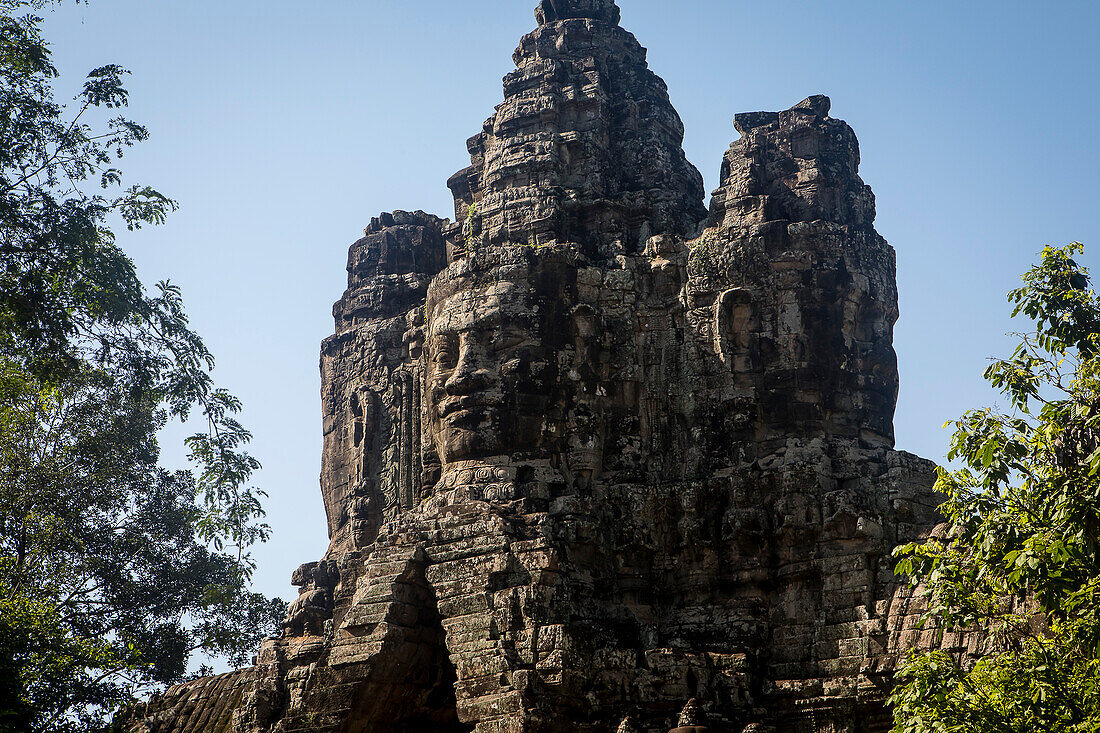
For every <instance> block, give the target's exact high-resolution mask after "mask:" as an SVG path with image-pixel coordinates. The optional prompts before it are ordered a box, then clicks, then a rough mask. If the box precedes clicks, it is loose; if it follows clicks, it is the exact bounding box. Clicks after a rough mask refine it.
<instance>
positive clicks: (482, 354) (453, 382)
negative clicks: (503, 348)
mask: <svg viewBox="0 0 1100 733" xmlns="http://www.w3.org/2000/svg"><path fill="white" fill-rule="evenodd" d="M491 367H492V365H491V364H490V363H489V360H488V355H487V354H486V351H485V347H484V346H483V345H482V344H481V341H480V339H478V338H477V336H476V335H475V334H470V333H464V334H462V335H461V336H460V337H459V340H458V363H457V364H455V368H454V371H453V372H451V376H449V377H448V378H447V381H446V383H445V384H444V387H446V389H447V394H449V395H468V394H473V393H475V392H480V391H482V390H484V389H485V388H487V387H488V386H489V385H490V384H491V383H492V379H493V372H492V368H491Z"/></svg>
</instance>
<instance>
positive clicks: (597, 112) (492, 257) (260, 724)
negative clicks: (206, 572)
mask: <svg viewBox="0 0 1100 733" xmlns="http://www.w3.org/2000/svg"><path fill="white" fill-rule="evenodd" d="M536 19H537V22H538V27H537V29H536V30H534V31H533V32H532V33H530V34H528V35H527V36H525V37H524V38H523V40H522V41H521V42H520V46H519V48H518V49H517V50H516V53H515V55H514V60H515V63H516V67H517V68H516V70H515V71H513V72H512V73H510V74H508V76H506V77H505V79H504V101H503V102H502V103H501V104H500V105H499V106H498V107H497V109H496V111H495V113H494V115H493V116H492V117H491V118H489V120H487V121H486V122H485V124H484V126H483V127H482V129H481V131H480V132H478V133H477V134H476V135H475V136H473V137H472V138H470V140H469V141H468V143H467V147H468V149H469V151H470V155H471V165H470V166H469V167H468V168H466V169H464V170H462V171H460V172H458V173H456V174H455V175H454V176H452V177H451V179H450V180H449V181H448V186H449V187H450V189H451V191H452V192H453V194H454V198H455V220H454V221H453V222H451V221H449V220H443V219H439V218H437V217H435V216H431V215H428V214H425V213H423V212H416V213H408V212H402V211H395V212H394V213H392V214H382V215H381V216H379V217H377V218H375V219H374V220H373V221H372V222H371V224H370V226H369V227H368V228H367V230H366V232H365V236H364V238H363V239H361V240H359V241H358V242H356V243H355V244H354V245H352V247H351V251H350V255H349V260H348V290H347V292H346V293H345V294H344V296H343V298H342V299H341V300H340V301H339V302H338V303H337V304H336V306H335V309H334V315H335V318H336V333H335V335H333V336H332V337H331V338H329V339H327V340H326V341H325V342H324V344H323V346H322V352H321V376H322V404H323V411H324V433H325V434H324V455H323V465H322V473H321V491H322V496H323V499H324V503H325V509H326V512H327V516H328V529H329V535H330V537H331V546H330V548H329V551H328V553H327V554H326V556H325V557H324V558H323V559H322V560H320V561H319V562H314V563H310V564H307V565H304V566H302V567H301V568H300V569H299V570H298V571H296V572H295V575H294V581H295V583H296V584H297V585H298V586H299V587H300V588H301V595H300V597H299V598H298V600H297V601H295V603H294V604H293V605H292V607H291V611H290V615H289V617H288V618H287V621H286V623H285V628H284V630H283V633H282V635H281V636H280V637H279V638H274V639H270V640H268V641H267V642H265V644H264V646H263V648H262V650H261V652H260V654H259V657H258V664H257V666H256V667H254V668H252V669H249V670H244V671H241V672H237V673H233V674H231V675H224V676H222V677H218V678H212V679H208V680H202V681H199V682H196V683H191V684H189V685H186V686H181V687H178V688H174V689H173V690H170V691H169V693H168V694H167V695H166V696H164V697H163V698H161V699H159V700H157V701H154V702H153V703H152V704H151V705H150V708H149V710H148V715H147V717H146V719H145V720H144V721H143V722H142V723H139V724H136V725H138V726H139V727H140V726H141V725H144V726H146V728H147V729H148V730H152V731H223V730H233V731H239V732H244V731H251V732H255V733H259V732H260V731H271V732H275V731H279V732H281V733H290V732H291V731H324V732H331V733H337V732H339V733H382V732H384V731H397V732H405V731H408V732H412V731H442V732H447V733H450V732H455V733H457V732H459V731H476V732H477V733H528V732H529V733H565V732H566V731H569V732H573V731H585V732H588V731H591V732H593V733H595V732H597V731H599V732H601V733H603V732H606V733H611V732H612V731H615V730H616V729H617V728H618V729H621V730H636V731H646V732H647V733H657V732H659V733H665V731H668V730H669V729H670V728H672V727H675V726H676V725H678V724H679V725H680V726H681V728H682V729H683V730H708V729H709V730H711V731H715V732H716V733H717V732H718V731H731V732H733V733H741V732H742V731H768V730H770V731H775V732H776V733H788V732H790V731H795V732H802V731H805V732H806V733H810V732H811V731H822V732H835V733H839V732H840V731H849V732H852V733H854V732H855V731H883V730H886V729H887V728H888V727H889V715H888V713H887V712H886V710H885V708H884V706H883V700H884V697H885V694H886V692H887V690H888V684H889V675H890V672H891V670H892V668H893V664H894V661H895V659H896V656H897V654H898V651H899V650H900V649H901V648H903V647H904V646H905V645H906V644H910V643H912V642H913V641H914V639H915V636H914V635H915V634H917V633H918V632H915V631H913V630H912V623H911V613H910V609H909V604H908V596H907V595H906V593H905V592H904V591H900V590H899V589H897V588H896V585H895V581H894V577H893V573H892V563H891V555H890V553H891V550H892V548H893V547H895V546H896V545H897V544H899V543H902V542H906V541H909V540H911V539H914V538H916V537H918V536H920V535H921V534H922V533H925V532H927V531H928V530H929V529H930V528H931V526H932V525H933V524H934V523H935V521H936V515H935V506H936V504H937V501H936V497H935V496H934V495H933V494H932V492H931V489H930V486H931V484H932V479H933V466H932V464H930V463H929V462H927V461H924V460H921V459H919V458H916V457H914V456H912V455H910V454H907V453H902V452H898V451H895V450H894V449H893V425H892V423H893V411H894V405H895V400H896V397H897V390H898V376H897V367H896V360H895V355H894V351H893V347H892V333H893V325H894V322H895V321H896V320H897V316H898V310H897V292H896V283H895V271H894V252H893V250H892V249H891V248H890V246H889V245H888V244H887V243H886V241H885V240H884V239H883V238H882V237H881V236H879V234H878V233H877V232H876V231H875V229H874V217H875V202H874V196H873V194H872V193H871V191H870V189H869V188H868V187H867V186H866V185H864V183H863V181H862V180H860V178H859V175H858V165H859V148H858V143H857V141H856V138H855V135H854V134H853V132H852V130H851V128H849V127H848V125H846V124H845V123H844V122H842V121H840V120H836V119H833V118H832V117H830V109H829V107H830V103H829V100H828V99H827V98H826V97H820V96H815V97H810V98H808V99H806V100H804V101H803V102H801V103H799V104H797V105H795V106H794V107H792V108H791V109H788V110H786V111H783V112H756V113H751V114H743V115H738V116H737V119H736V127H737V131H738V132H739V133H740V135H741V137H740V139H739V140H738V141H737V142H735V143H734V144H733V145H732V147H731V148H730V149H729V152H728V153H727V154H726V156H725V158H724V160H723V162H722V174H721V183H720V186H719V188H718V190H717V191H715V192H714V194H713V195H712V198H711V204H710V207H709V210H708V208H707V207H705V206H704V204H703V189H702V178H701V176H700V175H699V173H698V171H697V170H696V169H695V168H694V167H693V166H692V165H691V164H690V163H688V161H687V160H686V158H685V156H684V152H683V149H682V147H681V143H682V139H683V125H682V123H681V121H680V118H679V116H678V115H677V113H676V111H675V110H674V109H673V108H672V106H671V104H670V102H669V99H668V94H667V91H666V88H665V85H664V83H663V82H662V81H661V79H660V78H659V77H657V76H656V75H655V74H654V73H653V72H652V71H650V70H649V68H648V66H647V65H646V60H645V56H646V52H645V49H644V48H642V47H641V46H640V45H639V44H638V42H637V40H635V38H634V37H633V36H632V35H631V34H630V33H628V32H627V31H625V30H623V29H622V28H621V27H620V26H619V8H618V7H617V6H616V5H615V3H614V2H613V0H543V1H542V2H541V4H540V5H539V7H538V9H537V11H536ZM689 699H693V700H694V702H692V703H691V704H690V705H688V709H687V710H686V711H684V712H683V715H681V711H682V709H683V708H684V705H685V703H686V702H687V701H688V700H689ZM628 717H629V720H624V719H625V718H628ZM678 721H679V723H678ZM620 723H621V728H620Z"/></svg>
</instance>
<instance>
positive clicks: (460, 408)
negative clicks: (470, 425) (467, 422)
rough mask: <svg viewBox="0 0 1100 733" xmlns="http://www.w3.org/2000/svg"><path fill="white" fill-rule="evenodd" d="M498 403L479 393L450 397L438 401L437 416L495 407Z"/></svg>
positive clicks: (443, 416)
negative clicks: (440, 401)
mask: <svg viewBox="0 0 1100 733" xmlns="http://www.w3.org/2000/svg"><path fill="white" fill-rule="evenodd" d="M499 404H500V403H499V402H498V401H496V400H491V399H487V398H485V397H482V396H479V395H471V396H466V397H450V398H448V399H446V400H443V401H442V403H440V405H439V417H440V418H446V417H450V416H451V415H455V414H457V413H463V412H473V411H475V410H487V409H490V408H492V407H496V406H497V405H499Z"/></svg>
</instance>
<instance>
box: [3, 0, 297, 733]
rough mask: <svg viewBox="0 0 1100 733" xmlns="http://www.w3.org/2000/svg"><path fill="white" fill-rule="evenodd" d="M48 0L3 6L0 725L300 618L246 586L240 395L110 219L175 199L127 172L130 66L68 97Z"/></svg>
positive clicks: (179, 670) (255, 538)
mask: <svg viewBox="0 0 1100 733" xmlns="http://www.w3.org/2000/svg"><path fill="white" fill-rule="evenodd" d="M46 4H48V3H47V2H44V1H43V0H0V731H8V730H12V731H14V730H28V729H31V730H43V731H63V730H90V729H94V728H95V727H96V726H100V725H102V724H104V721H105V720H106V718H107V717H108V716H109V714H110V712H111V711H112V710H114V709H116V708H117V707H118V706H120V705H122V704H124V703H126V702H127V701H129V700H132V699H133V698H134V696H135V695H138V694H143V693H144V692H146V691H147V690H148V689H150V687H151V686H156V685H160V684H165V683H170V682H173V681H176V680H179V679H181V678H182V677H183V675H184V674H185V672H186V668H187V663H188V659H189V658H190V656H191V654H192V653H193V652H196V651H200V650H201V651H203V652H205V653H207V654H211V655H215V656H224V657H227V658H228V659H229V660H230V661H232V662H234V663H240V662H242V661H244V660H245V659H246V658H247V655H248V654H249V653H250V652H251V650H253V649H254V648H255V645H256V644H257V642H258V640H259V638H260V637H261V636H262V634H264V633H266V632H269V631H270V630H272V628H273V627H274V624H275V623H276V622H277V620H278V618H279V617H281V615H282V611H283V605H282V602H281V601H279V600H277V599H276V600H274V601H269V600H267V599H265V598H263V597H262V596H260V595H258V594H254V593H251V592H250V591H249V590H248V586H249V583H250V580H251V574H252V570H253V564H252V560H251V557H250V555H249V548H250V547H251V546H252V545H254V544H255V543H256V542H260V541H263V540H265V539H266V538H267V536H268V528H267V526H266V525H265V524H264V523H263V521H262V520H263V510H262V507H261V504H260V500H261V498H262V497H263V493H262V492H261V491H259V490H258V489H256V488H254V487H251V486H250V484H249V482H250V480H251V476H252V473H253V472H254V471H255V470H256V469H257V468H258V467H259V464H258V463H257V462H256V460H255V459H254V458H252V457H251V456H250V455H249V454H248V453H247V452H246V451H245V450H244V448H245V446H246V444H247V443H248V442H249V440H250V438H251V436H250V434H249V433H248V431H247V430H246V429H245V428H244V427H243V426H242V425H241V424H240V422H238V420H237V419H236V415H237V414H238V413H239V411H240V407H241V406H240V403H239V401H238V400H237V399H236V398H235V397H233V396H232V395H231V394H230V393H228V392H227V391H225V390H223V389H219V388H217V387H216V386H215V385H214V383H213V381H212V379H211V375H210V372H211V370H212V369H213V367H214V360H213V357H212V356H211V354H210V352H209V351H208V350H207V348H206V347H205V345H204V344H203V342H202V340H201V338H200V337H199V336H198V335H197V334H196V333H195V332H194V331H192V330H191V328H190V327H189V324H188V320H187V317H186V314H185V311H184V309H183V304H182V300H181V297H180V292H179V290H178V289H177V288H175V287H174V286H172V285H170V284H168V283H161V284H160V285H158V287H157V290H156V292H155V293H152V294H150V293H148V292H146V290H145V289H144V288H143V286H142V284H141V281H140V280H139V278H138V275H137V273H136V272H135V269H134V265H133V263H132V261H131V260H130V259H129V258H128V257H127V256H126V255H125V253H124V252H123V251H122V250H121V249H120V248H119V247H118V246H117V244H116V242H115V239H114V236H113V235H112V232H111V227H112V226H118V225H120V224H121V225H125V226H126V227H128V228H129V229H138V228H140V227H141V226H143V225H146V224H159V223H161V222H162V221H164V219H165V217H166V216H167V214H168V213H170V212H171V211H172V210H174V209H175V208H176V204H175V203H174V202H173V201H172V200H170V199H169V198H167V197H165V196H164V195H162V194H161V193H159V192H158V191H156V190H155V189H152V188H149V187H145V186H140V185H130V186H124V185H123V183H122V180H123V176H122V172H121V170H120V169H119V168H118V167H117V166H118V160H119V158H121V157H122V155H123V153H124V151H125V150H126V148H128V147H129V146H132V145H133V144H135V143H137V142H140V141H142V140H144V139H145V138H146V137H147V132H146V130H145V129H144V128H143V127H142V126H140V125H138V124H136V123H135V122H133V121H131V120H128V119H126V118H124V117H122V116H114V117H112V116H111V115H115V114H116V112H115V110H119V109H121V108H123V107H125V106H126V104H127V96H128V95H127V92H126V90H125V88H124V86H123V83H122V81H123V77H124V75H125V73H126V72H125V71H124V70H123V69H121V68H119V67H117V66H105V67H101V68H98V69H95V70H93V71H92V72H91V73H90V74H89V75H88V77H87V80H86V82H85V84H84V87H83V89H82V91H81V93H80V94H79V95H78V96H77V97H76V99H75V104H71V105H61V104H58V103H57V102H56V101H55V100H54V97H53V93H52V83H53V81H54V79H55V78H56V77H57V74H58V72H57V70H56V69H55V68H54V66H53V65H52V63H51V61H50V51H49V46H48V44H47V43H46V41H45V40H44V39H43V37H42V34H41V22H42V20H41V18H40V17H39V16H38V15H36V11H38V10H40V9H41V8H42V7H43V6H44V5H46ZM194 414H197V415H199V416H201V417H202V418H203V419H204V422H205V426H206V429H204V430H202V431H200V432H197V433H196V434H194V435H192V436H191V437H189V438H187V440H186V443H187V447H188V452H189V456H190V458H191V459H192V461H193V462H194V465H195V469H194V470H192V471H168V470H166V469H164V468H162V467H160V466H159V465H158V460H159V448H158V444H157V434H158V431H159V430H160V429H161V428H162V427H163V426H164V425H165V424H166V423H167V421H168V420H170V419H179V420H187V419H188V418H189V417H190V416H193V415H194Z"/></svg>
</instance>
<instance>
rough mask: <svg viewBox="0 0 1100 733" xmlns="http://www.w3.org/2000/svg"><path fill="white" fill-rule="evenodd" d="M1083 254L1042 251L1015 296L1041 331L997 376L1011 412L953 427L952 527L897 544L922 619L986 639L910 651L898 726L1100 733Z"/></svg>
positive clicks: (974, 415) (1093, 300)
mask: <svg viewBox="0 0 1100 733" xmlns="http://www.w3.org/2000/svg"><path fill="white" fill-rule="evenodd" d="M1081 252H1082V247H1081V245H1080V244H1072V245H1069V246H1066V247H1061V248H1055V247H1047V248H1045V249H1044V250H1043V252H1042V254H1041V258H1040V262H1039V263H1038V264H1037V265H1036V266H1035V267H1034V268H1032V269H1031V271H1030V272H1028V273H1027V274H1026V275H1025V276H1024V285H1023V287H1021V288H1019V289H1016V290H1013V291H1012V292H1011V293H1010V294H1009V300H1010V301H1011V302H1012V303H1013V304H1014V309H1013V316H1014V317H1024V318H1027V319H1029V320H1030V321H1031V322H1032V325H1031V327H1030V330H1028V331H1027V332H1025V333H1021V334H1019V339H1020V341H1019V345H1018V346H1017V347H1016V349H1015V351H1014V352H1013V354H1012V355H1011V356H1010V357H1009V358H1007V359H1001V360H997V361H994V362H993V363H992V364H991V365H990V367H989V368H988V369H987V370H986V373H985V376H986V379H987V380H988V381H989V382H990V383H991V384H992V385H993V386H994V387H996V388H997V389H999V390H1000V391H1001V393H1002V394H1003V395H1004V396H1005V397H1006V399H1007V400H1008V407H1009V409H1008V410H1005V411H1001V410H995V409H979V410H972V411H970V412H968V413H966V414H965V415H963V417H962V418H960V419H959V420H958V421H956V422H955V423H954V426H955V434H954V438H953V440H952V444H951V450H950V453H949V454H948V457H949V458H950V459H952V460H957V461H958V463H959V467H958V468H957V469H955V470H949V469H945V468H941V469H940V471H939V479H938V481H937V484H936V487H937V489H938V490H939V491H941V492H943V494H944V495H945V496H946V497H947V500H946V502H945V503H944V505H943V507H942V512H943V513H944V516H945V517H946V519H947V522H948V528H947V531H946V532H945V533H943V536H942V537H939V538H934V539H931V540H929V541H927V542H923V543H914V544H911V545H908V546H905V547H903V548H900V549H899V551H898V553H897V554H898V556H899V558H900V561H899V563H898V570H899V572H901V573H903V574H905V575H907V576H909V577H910V578H911V579H912V581H913V582H914V583H915V584H917V583H919V584H920V588H921V590H922V592H923V595H924V597H925V599H926V601H927V604H928V615H927V617H926V623H930V624H935V626H936V628H937V629H938V630H940V631H978V632H979V633H981V634H983V635H984V636H985V637H986V640H987V641H986V646H987V648H986V649H985V650H984V651H985V654H984V655H983V656H982V658H981V659H980V660H979V661H977V662H976V663H975V664H972V665H971V664H968V663H967V662H966V660H964V659H960V658H959V657H958V656H956V655H954V654H951V653H948V652H946V651H936V650H933V651H925V652H924V653H921V654H918V655H916V656H914V657H913V658H912V659H910V660H909V662H908V664H907V665H906V667H905V669H904V670H903V672H902V675H901V678H900V680H901V683H900V684H899V686H898V687H897V688H896V690H895V693H894V695H893V698H892V702H893V703H894V705H895V722H896V726H895V730H896V731H897V733H932V732H933V731H935V732H936V733H979V731H980V732H981V733H1002V732H1004V733H1008V732H1010V731H1011V732H1012V733H1031V732H1033V731H1040V730H1048V731H1072V732H1074V733H1084V732H1085V731H1097V730H1100V302H1098V301H1097V297H1096V293H1095V292H1094V291H1093V290H1092V289H1091V287H1090V282H1091V281H1090V276H1089V273H1088V271H1087V270H1086V269H1085V268H1084V267H1082V266H1081V265H1080V264H1079V263H1078V262H1077V261H1076V260H1075V259H1074V257H1075V256H1077V255H1079V254H1080V253H1081Z"/></svg>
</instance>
